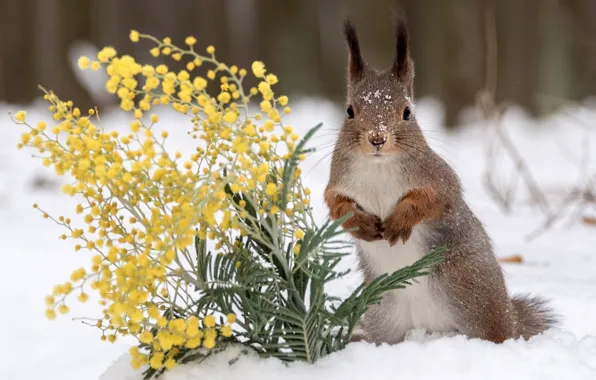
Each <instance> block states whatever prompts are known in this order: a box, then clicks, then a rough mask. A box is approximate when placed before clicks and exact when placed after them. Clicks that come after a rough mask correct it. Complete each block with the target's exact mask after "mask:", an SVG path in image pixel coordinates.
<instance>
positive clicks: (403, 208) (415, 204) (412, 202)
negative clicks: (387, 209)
mask: <svg viewBox="0 0 596 380" xmlns="http://www.w3.org/2000/svg"><path fill="white" fill-rule="evenodd" d="M446 206H447V205H446V203H445V201H444V200H442V199H441V198H440V197H439V196H438V194H437V192H436V191H434V190H433V189H432V188H430V187H425V188H417V189H412V190H410V192H409V193H408V194H406V196H405V197H403V198H402V200H401V201H400V202H399V203H398V204H397V206H395V210H394V211H393V213H392V214H391V216H390V217H389V219H388V220H387V221H386V222H385V223H384V224H383V238H384V239H386V240H388V241H389V245H391V246H393V245H394V244H395V243H397V242H398V240H399V239H402V241H403V242H404V243H405V242H406V240H408V239H409V238H410V235H411V234H412V229H413V228H414V226H415V225H417V224H418V223H421V222H423V221H432V220H436V219H438V218H440V217H441V215H442V214H443V211H444V210H445V209H446Z"/></svg>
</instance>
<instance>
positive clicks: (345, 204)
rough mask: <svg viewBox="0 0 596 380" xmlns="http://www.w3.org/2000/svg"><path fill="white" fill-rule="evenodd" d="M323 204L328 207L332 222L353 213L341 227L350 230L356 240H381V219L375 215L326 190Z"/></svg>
mask: <svg viewBox="0 0 596 380" xmlns="http://www.w3.org/2000/svg"><path fill="white" fill-rule="evenodd" d="M325 202H326V203H327V206H328V207H329V216H330V217H331V219H333V220H336V219H339V218H341V217H343V216H345V215H347V214H349V213H350V212H352V213H353V216H352V217H351V218H350V219H348V220H347V221H346V222H345V223H344V224H343V225H342V227H343V228H344V229H346V230H351V231H350V234H352V236H354V237H355V238H356V239H362V240H364V241H374V240H380V239H382V238H383V235H382V228H381V219H380V218H379V217H378V216H376V215H371V214H368V213H366V212H364V211H362V210H360V209H358V207H357V205H356V202H354V200H353V199H350V198H348V197H346V196H343V195H339V194H337V193H334V192H333V191H330V190H326V191H325Z"/></svg>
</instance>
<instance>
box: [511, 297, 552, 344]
mask: <svg viewBox="0 0 596 380" xmlns="http://www.w3.org/2000/svg"><path fill="white" fill-rule="evenodd" d="M511 301H512V303H513V309H514V310H515V314H516V315H517V326H518V334H519V335H521V336H523V337H524V339H528V338H530V337H531V336H533V335H536V334H540V333H542V332H543V331H545V330H547V329H549V328H551V327H555V326H557V325H558V324H559V317H558V316H557V315H556V314H555V313H554V312H553V310H552V309H551V308H550V307H549V306H548V305H547V301H546V300H544V299H542V298H539V297H531V296H528V295H525V294H522V295H516V296H514V297H513V298H512V300H511Z"/></svg>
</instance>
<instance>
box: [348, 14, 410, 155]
mask: <svg viewBox="0 0 596 380" xmlns="http://www.w3.org/2000/svg"><path fill="white" fill-rule="evenodd" d="M395 31H396V37H397V40H396V45H395V59H394V61H393V65H392V66H391V68H389V69H387V70H382V71H378V70H375V69H372V68H370V67H368V65H367V64H366V62H365V61H364V59H363V58H362V55H361V54H360V45H359V43H358V36H357V35H356V29H355V28H354V25H353V24H352V23H351V22H350V21H349V20H347V19H346V21H345V23H344V34H345V38H346V40H347V43H348V48H349V57H348V94H347V104H346V107H347V108H346V120H345V122H344V126H343V129H342V136H343V137H344V139H347V140H344V143H345V144H346V146H349V149H350V150H351V151H352V152H357V153H360V154H362V155H364V156H369V157H372V158H373V159H375V160H386V159H390V158H393V157H396V156H399V155H400V154H403V153H409V152H410V151H411V150H412V149H415V148H416V147H417V146H418V145H419V143H420V138H421V136H422V135H421V132H420V128H419V127H418V125H417V123H416V120H415V116H414V112H413V103H412V99H413V97H414V63H413V61H412V59H411V58H410V53H409V47H408V44H409V38H408V29H407V26H406V24H405V21H404V19H403V17H399V18H398V20H397V24H396V27H395Z"/></svg>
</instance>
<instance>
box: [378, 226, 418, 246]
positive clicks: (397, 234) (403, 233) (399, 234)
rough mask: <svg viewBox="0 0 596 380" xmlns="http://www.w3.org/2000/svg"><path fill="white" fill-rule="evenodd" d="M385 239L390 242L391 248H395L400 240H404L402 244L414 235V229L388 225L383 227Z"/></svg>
mask: <svg viewBox="0 0 596 380" xmlns="http://www.w3.org/2000/svg"><path fill="white" fill-rule="evenodd" d="M383 230H384V233H383V237H384V239H386V240H387V241H388V242H389V246H390V247H393V246H394V245H395V244H397V242H399V240H400V239H401V240H402V244H405V243H406V241H408V239H409V238H410V236H411V235H412V229H411V228H408V227H407V226H400V225H399V224H398V223H387V224H386V225H384V226H383Z"/></svg>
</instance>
